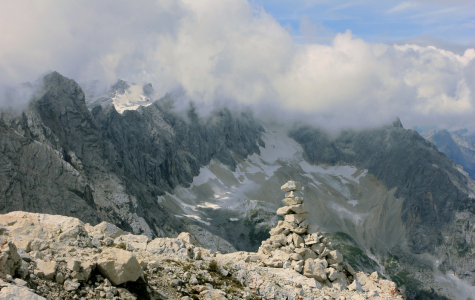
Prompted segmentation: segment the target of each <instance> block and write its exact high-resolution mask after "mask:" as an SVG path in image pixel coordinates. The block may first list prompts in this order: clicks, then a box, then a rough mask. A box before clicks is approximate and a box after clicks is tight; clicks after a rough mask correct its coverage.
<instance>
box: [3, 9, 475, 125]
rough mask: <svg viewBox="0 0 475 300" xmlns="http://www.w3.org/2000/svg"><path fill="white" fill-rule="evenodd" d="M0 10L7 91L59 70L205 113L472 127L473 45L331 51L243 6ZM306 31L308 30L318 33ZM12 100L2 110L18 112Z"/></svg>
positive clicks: (354, 46) (352, 45)
mask: <svg viewBox="0 0 475 300" xmlns="http://www.w3.org/2000/svg"><path fill="white" fill-rule="evenodd" d="M1 8H2V9H1V11H2V17H1V18H0V28H3V29H2V47H0V82H1V85H16V84H18V83H22V82H28V81H30V82H31V81H34V80H36V79H37V78H38V77H39V76H40V75H41V74H43V73H44V72H45V71H46V70H56V71H58V72H60V73H61V74H64V75H65V76H68V77H69V78H74V79H75V80H76V81H78V82H85V81H89V80H95V79H99V80H100V81H101V82H105V83H107V86H110V85H112V84H114V83H115V82H116V81H117V80H118V79H123V80H126V81H130V82H136V83H139V84H140V83H142V84H143V83H152V84H153V86H154V89H155V90H156V92H157V93H158V94H159V95H161V96H163V95H164V94H165V93H167V92H169V91H171V90H175V89H177V88H181V89H183V90H184V91H185V92H186V94H187V96H188V97H190V98H191V99H193V100H194V101H196V102H197V103H203V104H207V105H210V104H212V103H214V102H216V101H226V102H229V101H235V102H236V103H238V104H246V105H251V106H252V107H253V109H254V110H259V109H262V110H265V111H267V110H268V109H269V108H271V107H272V108H276V109H277V113H276V114H279V115H280V114H282V112H284V111H285V112H287V113H286V114H288V115H290V116H294V118H298V119H303V118H304V119H306V120H307V121H311V122H313V123H315V124H318V125H320V126H325V127H328V128H349V127H350V128H356V127H358V128H365V127H368V126H379V125H382V124H384V123H387V122H388V121H389V120H393V119H394V118H396V117H398V116H399V117H400V118H401V120H402V121H403V123H404V124H406V126H407V127H412V126H413V125H433V124H434V123H437V124H441V125H444V126H441V127H446V126H454V125H458V126H459V127H461V128H462V127H463V128H469V129H471V130H472V129H474V128H475V127H474V126H475V125H474V124H473V120H472V119H473V118H471V116H472V115H473V112H474V110H473V107H474V103H473V101H474V99H473V90H474V88H475V87H474V82H475V62H474V61H475V60H474V57H475V50H474V49H472V48H467V49H466V50H465V51H464V52H463V53H462V54H455V53H453V52H451V51H448V50H444V49H440V48H436V47H433V46H418V45H416V44H404V45H395V44H383V43H375V42H368V41H365V40H363V39H361V38H359V37H358V36H354V35H353V34H352V32H351V31H350V30H347V31H342V32H339V33H338V32H337V33H335V34H333V35H331V36H330V40H331V43H329V44H317V43H311V42H309V43H305V44H295V43H294V41H293V39H292V36H291V35H290V33H289V32H288V31H287V30H286V29H285V28H284V27H283V26H281V25H280V23H278V22H277V21H276V19H275V18H274V17H273V16H272V15H270V14H269V13H267V12H266V11H265V10H264V9H263V8H262V7H261V6H253V5H252V4H250V3H249V2H247V1H244V0H226V1H219V2H218V3H216V2H215V1H199V2H196V1H159V2H155V1H144V2H142V4H141V5H135V4H133V3H128V2H119V3H117V2H116V1H100V2H95V1H74V2H67V3H62V4H60V5H53V4H52V3H46V2H42V3H34V4H31V5H30V4H17V3H16V2H14V1H6V2H3V3H2V7H1ZM399 9H402V8H399ZM124 20H127V21H126V22H124ZM309 22H310V23H309ZM304 23H305V22H304ZM10 24H22V26H10ZM302 26H303V27H302V28H301V30H302V31H303V32H312V30H310V29H311V28H312V26H314V25H312V23H311V21H308V22H306V23H305V24H303V23H302ZM309 28H310V29H309ZM31 49H34V51H32V50H31ZM4 94H5V93H4V92H3V93H2V100H1V102H2V105H11V104H8V103H9V102H8V100H6V99H5V95H4Z"/></svg>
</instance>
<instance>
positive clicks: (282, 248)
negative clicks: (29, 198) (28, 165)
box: [0, 182, 403, 300]
mask: <svg viewBox="0 0 475 300" xmlns="http://www.w3.org/2000/svg"><path fill="white" fill-rule="evenodd" d="M298 188H299V184H298V183H297V182H294V183H292V184H288V185H287V187H286V189H288V190H289V191H287V195H290V196H293V197H294V198H288V199H297V196H295V193H293V192H296V190H292V189H298ZM288 202H291V201H284V203H288ZM298 202H299V203H298V204H291V205H289V206H290V207H292V209H289V210H288V212H287V213H288V214H297V213H298V214H302V213H305V212H302V209H303V208H304V204H303V199H299V200H298ZM293 206H298V209H295V208H294V207H293ZM0 220H1V222H4V223H0V224H1V225H2V226H1V227H0V228H2V233H1V234H2V236H1V237H0V239H1V240H2V249H1V251H2V252H1V253H0V255H1V256H0V263H1V265H0V266H3V267H2V269H0V270H2V271H3V273H1V274H0V277H1V280H2V281H0V286H1V289H0V299H19V298H18V296H20V297H21V299H32V300H36V299H104V298H105V299H129V300H137V299H157V300H158V299H181V300H187V299H217V300H218V299H296V300H297V299H307V300H316V299H374V300H377V299H403V297H402V296H401V294H400V293H399V290H398V289H397V286H396V284H395V283H394V282H392V281H389V280H386V279H383V278H380V277H379V276H378V273H376V272H375V273H373V274H365V273H362V272H355V270H353V268H352V267H351V266H350V265H349V264H348V263H346V262H344V261H343V256H342V255H341V254H340V253H339V252H338V251H336V250H333V249H332V245H331V243H330V242H328V240H327V239H326V238H325V237H324V235H323V233H321V232H319V231H318V229H316V228H315V226H312V224H308V223H307V221H306V220H305V219H304V220H300V222H299V223H298V224H297V223H291V222H286V221H281V222H280V223H279V224H278V225H277V227H276V228H273V229H272V230H271V233H272V234H273V235H272V236H271V238H270V239H269V240H267V241H264V242H263V245H262V246H261V247H260V248H259V252H258V253H252V252H245V251H239V252H236V251H233V252H230V253H224V254H221V253H220V252H217V251H215V250H210V249H207V248H205V247H203V246H202V244H201V243H200V241H203V240H204V241H206V243H208V244H209V243H210V242H211V241H212V240H210V239H205V238H203V235H198V236H195V235H194V234H192V233H188V232H182V233H180V234H179V235H178V236H177V237H176V238H155V239H153V240H152V239H150V238H149V237H148V236H146V235H133V234H130V233H128V232H125V231H123V230H121V229H119V228H118V227H116V226H115V225H112V224H109V223H105V222H103V223H100V224H98V225H96V226H91V225H89V224H84V223H83V222H81V221H79V220H77V219H74V218H70V217H62V216H50V215H45V214H34V213H23V212H11V213H9V214H6V215H0ZM310 230H311V233H310ZM205 235H206V234H205ZM12 240H13V241H15V242H16V244H15V243H13V242H11V241H12ZM25 241H27V242H25ZM16 245H19V247H20V248H17V246H16ZM22 247H25V248H29V249H25V248H22ZM220 247H221V249H228V250H230V249H232V248H230V247H226V246H224V247H223V245H221V246H219V247H218V248H220ZM33 249H34V250H33ZM215 249H216V246H215ZM27 250H28V253H26V252H27ZM15 297H16V298H15Z"/></svg>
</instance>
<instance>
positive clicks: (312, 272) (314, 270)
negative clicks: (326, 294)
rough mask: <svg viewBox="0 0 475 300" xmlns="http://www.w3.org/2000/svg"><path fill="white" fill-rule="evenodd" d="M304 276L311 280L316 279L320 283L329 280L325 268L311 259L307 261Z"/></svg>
mask: <svg viewBox="0 0 475 300" xmlns="http://www.w3.org/2000/svg"><path fill="white" fill-rule="evenodd" d="M303 275H304V276H306V277H309V278H314V279H316V280H318V281H320V282H324V281H325V280H326V279H327V274H326V273H325V267H324V266H323V265H321V264H319V263H316V262H315V261H314V260H313V259H311V258H309V259H307V260H306V261H305V266H304V269H303Z"/></svg>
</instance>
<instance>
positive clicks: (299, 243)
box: [292, 233, 304, 247]
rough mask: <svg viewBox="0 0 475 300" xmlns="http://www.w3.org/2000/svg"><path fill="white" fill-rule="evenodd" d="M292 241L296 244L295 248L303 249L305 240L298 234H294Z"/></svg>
mask: <svg viewBox="0 0 475 300" xmlns="http://www.w3.org/2000/svg"><path fill="white" fill-rule="evenodd" d="M292 241H293V242H294V245H295V247H302V246H303V245H304V241H303V238H302V237H301V236H300V235H298V234H296V233H292Z"/></svg>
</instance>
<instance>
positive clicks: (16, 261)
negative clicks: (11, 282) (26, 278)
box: [0, 238, 22, 279]
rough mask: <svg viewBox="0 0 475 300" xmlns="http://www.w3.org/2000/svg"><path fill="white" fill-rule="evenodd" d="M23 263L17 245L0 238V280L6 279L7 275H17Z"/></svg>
mask: <svg viewBox="0 0 475 300" xmlns="http://www.w3.org/2000/svg"><path fill="white" fill-rule="evenodd" d="M21 262H22V259H21V257H20V255H19V254H18V250H17V247H16V246H15V244H13V243H12V242H9V241H7V240H6V239H5V238H0V278H3V279H5V278H6V277H7V275H11V276H13V275H15V271H16V270H17V269H18V268H19V267H20V266H21Z"/></svg>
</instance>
